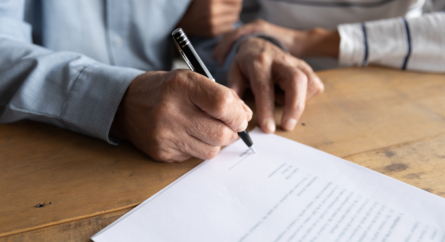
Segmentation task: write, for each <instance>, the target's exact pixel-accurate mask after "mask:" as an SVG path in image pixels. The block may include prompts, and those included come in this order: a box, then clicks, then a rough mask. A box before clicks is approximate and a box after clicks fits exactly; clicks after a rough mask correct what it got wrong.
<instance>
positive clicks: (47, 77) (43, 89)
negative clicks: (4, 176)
mask: <svg viewBox="0 0 445 242" xmlns="http://www.w3.org/2000/svg"><path fill="white" fill-rule="evenodd" d="M0 51H1V53H2V55H1V56H0V75H1V76H2V82H1V84H0V122H14V121H17V120H21V119H31V120H36V121H41V122H46V123H50V124H52V125H56V126H58V127H61V128H65V129H69V130H72V131H75V132H79V133H83V134H86V135H89V136H93V137H96V138H100V139H103V140H106V141H108V142H110V140H109V136H108V135H109V129H110V126H111V122H112V121H113V118H114V114H115V112H116V109H117V107H118V105H119V102H120V99H121V98H122V96H123V94H124V93H125V90H126V88H127V87H128V85H129V83H130V82H131V80H132V79H134V77H136V76H137V75H139V74H140V73H142V72H141V71H138V70H133V69H129V68H119V67H112V66H108V65H105V64H101V63H98V62H96V61H94V60H92V59H89V58H87V57H85V56H82V55H80V54H77V53H70V52H52V51H50V50H47V49H44V48H42V47H38V46H35V45H33V44H29V43H23V42H19V41H15V40H9V39H5V38H0Z"/></svg>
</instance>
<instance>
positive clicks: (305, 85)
mask: <svg viewBox="0 0 445 242" xmlns="http://www.w3.org/2000/svg"><path fill="white" fill-rule="evenodd" d="M274 85H277V86H278V87H279V88H281V90H282V92H278V93H275V92H274ZM228 86H229V87H230V88H232V89H233V90H235V92H236V93H238V95H239V96H242V94H243V92H244V90H245V89H246V88H247V87H250V88H251V89H252V92H253V94H254V96H255V103H256V109H257V116H258V121H259V124H260V126H261V128H262V129H263V131H264V132H266V133H273V132H274V131H275V118H274V106H275V105H274V101H277V102H278V103H283V104H284V112H283V116H282V118H281V127H282V128H283V129H285V130H292V129H293V128H294V127H295V125H296V124H297V121H298V119H299V118H300V116H301V114H302V113H303V110H304V107H305V103H306V99H309V98H311V97H313V96H315V95H318V94H320V93H322V92H323V90H324V86H323V83H322V82H321V80H320V79H319V78H318V77H317V75H315V73H314V72H313V71H312V69H311V67H310V66H309V65H308V64H306V62H304V61H302V60H299V59H297V58H295V57H293V56H291V55H290V54H288V53H285V52H283V51H282V50H281V49H279V48H278V47H276V46H275V45H273V44H272V43H270V42H268V41H266V40H263V39H259V38H249V39H247V40H245V41H244V42H243V43H242V44H241V45H240V47H239V49H238V53H237V54H236V56H235V59H234V61H233V63H232V66H231V68H230V71H229V74H228ZM283 92H284V94H283Z"/></svg>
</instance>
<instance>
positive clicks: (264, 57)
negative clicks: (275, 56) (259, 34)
mask: <svg viewBox="0 0 445 242" xmlns="http://www.w3.org/2000/svg"><path fill="white" fill-rule="evenodd" d="M268 60H269V58H268V55H267V54H266V53H265V52H264V51H263V52H261V53H258V54H257V55H256V56H255V61H257V62H259V63H260V64H262V65H264V64H266V63H267V61H268Z"/></svg>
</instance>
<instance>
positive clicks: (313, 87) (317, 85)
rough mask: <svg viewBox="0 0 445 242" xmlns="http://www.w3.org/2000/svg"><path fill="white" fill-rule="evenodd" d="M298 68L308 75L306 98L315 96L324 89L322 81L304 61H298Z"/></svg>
mask: <svg viewBox="0 0 445 242" xmlns="http://www.w3.org/2000/svg"><path fill="white" fill-rule="evenodd" d="M298 68H299V69H300V70H301V71H303V72H304V73H305V74H306V76H307V77H308V87H307V95H306V99H309V98H311V97H314V96H317V95H319V94H321V93H323V91H324V85H323V82H322V81H321V80H320V78H319V77H318V76H317V74H315V72H314V71H313V70H312V68H311V67H310V66H309V65H308V64H307V63H306V62H304V61H301V60H300V61H299V62H298Z"/></svg>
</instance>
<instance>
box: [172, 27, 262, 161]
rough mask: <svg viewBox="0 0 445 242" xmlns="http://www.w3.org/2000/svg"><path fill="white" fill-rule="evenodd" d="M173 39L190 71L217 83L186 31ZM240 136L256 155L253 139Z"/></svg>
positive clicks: (174, 33) (181, 31)
mask: <svg viewBox="0 0 445 242" xmlns="http://www.w3.org/2000/svg"><path fill="white" fill-rule="evenodd" d="M172 37H173V40H174V42H175V45H176V47H177V48H178V51H179V52H180V53H181V56H182V58H184V61H185V62H186V63H187V65H188V66H189V68H190V70H192V71H194V72H197V73H199V74H201V75H203V76H205V77H207V78H209V79H210V80H212V81H215V79H214V78H213V76H212V74H210V72H209V70H208V69H207V67H206V66H205V65H204V63H203V62H202V60H201V58H200V57H199V55H198V53H196V51H195V49H194V48H193V45H192V44H191V43H190V41H189V39H188V38H187V35H186V34H185V33H184V31H183V30H182V29H181V28H178V29H176V30H175V31H173V33H172ZM238 135H239V136H240V137H241V139H242V140H243V141H244V143H245V144H246V145H247V147H249V149H251V150H252V151H253V152H254V153H256V150H255V147H254V146H253V142H252V139H251V138H250V136H249V134H248V133H247V132H246V130H243V131H238Z"/></svg>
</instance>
